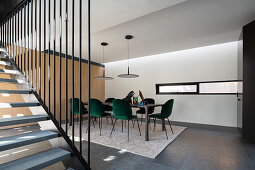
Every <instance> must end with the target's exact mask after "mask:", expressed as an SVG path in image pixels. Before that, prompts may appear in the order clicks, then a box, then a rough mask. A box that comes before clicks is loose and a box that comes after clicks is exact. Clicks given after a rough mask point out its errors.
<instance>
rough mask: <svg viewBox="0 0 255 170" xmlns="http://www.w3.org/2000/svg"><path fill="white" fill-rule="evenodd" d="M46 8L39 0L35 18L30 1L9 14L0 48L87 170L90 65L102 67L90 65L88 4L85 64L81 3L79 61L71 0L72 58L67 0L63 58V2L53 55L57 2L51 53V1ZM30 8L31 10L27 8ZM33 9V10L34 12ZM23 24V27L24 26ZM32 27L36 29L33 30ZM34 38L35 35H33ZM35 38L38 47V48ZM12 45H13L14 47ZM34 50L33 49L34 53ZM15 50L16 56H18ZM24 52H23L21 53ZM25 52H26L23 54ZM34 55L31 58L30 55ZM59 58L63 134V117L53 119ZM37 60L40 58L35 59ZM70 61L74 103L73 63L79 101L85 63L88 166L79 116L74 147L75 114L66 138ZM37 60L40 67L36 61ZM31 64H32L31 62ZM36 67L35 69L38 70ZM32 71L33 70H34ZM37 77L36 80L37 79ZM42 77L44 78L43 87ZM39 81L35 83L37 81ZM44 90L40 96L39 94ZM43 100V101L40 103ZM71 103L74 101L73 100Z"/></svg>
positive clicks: (21, 4) (3, 26) (2, 29)
mask: <svg viewBox="0 0 255 170" xmlns="http://www.w3.org/2000/svg"><path fill="white" fill-rule="evenodd" d="M48 2H49V3H48V4H46V0H44V5H43V7H44V10H43V11H42V10H41V6H42V0H38V3H39V18H38V15H37V0H35V2H34V3H33V0H23V1H22V2H21V3H20V4H19V5H18V6H17V7H16V8H15V9H14V10H12V11H11V12H10V13H9V14H8V15H7V16H6V17H5V18H4V19H3V20H2V21H1V23H0V24H1V25H0V26H1V35H0V36H1V37H0V38H1V44H2V46H3V47H5V48H6V49H7V50H8V53H10V52H11V50H13V51H12V58H11V63H13V65H14V66H15V67H16V69H17V70H18V71H20V72H22V73H24V76H25V77H26V79H27V81H28V82H29V83H30V85H31V88H32V90H31V91H32V93H33V94H34V95H35V96H36V98H37V99H38V101H39V102H40V104H41V105H42V107H43V108H44V110H45V111H46V112H47V114H48V115H49V117H50V119H51V120H52V121H53V123H54V124H55V126H56V127H57V129H58V131H59V132H60V134H61V136H63V138H64V139H65V140H66V142H67V143H68V145H69V147H70V148H71V150H72V151H73V153H74V154H75V155H76V156H77V158H78V159H79V160H80V162H81V164H82V165H83V167H84V168H85V169H90V122H91V117H90V98H91V92H90V91H91V64H94V65H98V66H101V67H104V65H100V64H99V63H94V62H91V44H90V43H91V31H90V0H88V60H84V59H82V43H83V42H82V3H83V1H82V0H80V1H79V15H80V16H79V37H80V39H79V49H80V50H79V57H75V56H74V47H75V42H74V10H75V8H74V0H72V30H71V31H72V56H69V55H68V0H66V11H65V12H66V16H65V20H66V22H65V24H66V34H65V35H66V40H65V41H66V46H65V47H66V51H65V55H63V54H62V0H60V4H59V5H60V6H59V8H60V13H59V16H60V17H59V21H60V30H59V31H60V34H59V42H60V44H59V45H60V51H59V53H57V52H56V19H57V18H56V0H53V3H54V6H53V18H54V22H53V51H51V48H50V45H51V24H52V23H51V17H52V16H51V4H50V3H51V1H50V0H49V1H48ZM46 5H48V11H47V12H48V19H47V21H48V23H46ZM29 6H30V7H29ZM33 8H34V10H33ZM23 12H24V14H23ZM42 12H43V15H44V20H43V27H44V32H43V41H44V42H43V46H44V56H43V58H41V57H42V56H41V52H42V48H41V43H42V42H41V41H42V37H41V36H42V35H41V34H42V29H41V27H42V19H41V18H42ZM37 19H39V33H37V29H38V27H37ZM23 22H24V23H23ZM33 24H34V25H35V26H34V27H33ZM46 25H47V26H48V28H47V29H48V56H47V57H48V63H47V65H46V53H47V51H46ZM33 34H34V35H33ZM37 34H38V35H39V36H38V39H39V43H38V45H37V41H38V39H37ZM14 44H15V45H14ZM33 48H34V49H33ZM37 48H39V55H37ZM17 50H18V52H17ZM23 50H24V51H23ZM26 50H27V51H26ZM34 53H35V55H34V56H33V54H34ZM51 54H53V58H51ZM57 54H60V55H59V79H60V81H61V77H62V65H61V58H62V57H63V56H64V57H65V62H66V63H65V64H66V67H65V69H66V71H65V81H66V82H65V83H66V86H65V93H66V94H65V97H66V100H65V108H66V110H65V123H66V127H65V130H64V129H63V128H62V126H61V122H62V117H61V114H59V120H57V119H56V84H55V83H56V74H55V71H56V70H55V67H56V66H55V64H56V63H55V62H56V55H57ZM38 57H39V58H38ZM69 58H71V59H72V79H71V81H72V99H74V61H77V60H78V61H79V99H80V101H81V99H82V83H81V78H82V62H85V63H88V115H89V116H88V128H87V130H88V152H87V153H88V163H87V162H86V161H85V159H84V158H83V156H82V114H80V115H79V127H78V128H79V139H80V140H79V142H80V143H79V150H78V149H77V148H76V146H75V145H74V143H75V141H74V113H71V114H72V119H71V120H70V121H72V133H71V134H72V139H70V138H69V136H68V123H70V122H68V102H69V101H68V71H67V70H68V59H69ZM38 59H39V64H37V61H38ZM42 59H43V60H44V64H43V66H42V64H41V60H42ZM51 59H53V65H52V67H53V71H52V73H51V70H50V63H51V62H50V60H51ZM29 60H30V61H29ZM33 60H34V61H33ZM37 65H38V66H37ZM47 67H48V76H46V68H47ZM33 68H34V69H33ZM42 68H43V69H44V71H43V73H41V69H42ZM51 75H53V82H51V81H50V78H51ZM37 76H38V77H37ZM42 77H43V78H44V81H43V84H42ZM37 78H38V80H37ZM46 79H48V83H47V85H48V96H47V97H48V102H47V105H46V100H47V99H46V86H47V85H46ZM52 83H53V87H54V88H53V94H52V95H53V109H50V106H51V97H52V95H51V85H52ZM37 87H38V88H37ZM61 89H62V85H61V83H60V84H59V99H61V97H62V93H61V92H62V91H61ZM41 90H43V94H42V91H41ZM42 98H43V99H42ZM72 101H73V102H74V100H72ZM59 103H60V105H59V110H60V113H61V101H59ZM73 107H74V104H73V103H72V110H73V109H74V108H73ZM79 108H80V109H79V113H81V107H79Z"/></svg>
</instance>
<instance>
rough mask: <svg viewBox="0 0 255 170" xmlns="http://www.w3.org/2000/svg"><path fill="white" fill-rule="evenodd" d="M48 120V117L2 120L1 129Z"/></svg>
mask: <svg viewBox="0 0 255 170" xmlns="http://www.w3.org/2000/svg"><path fill="white" fill-rule="evenodd" d="M44 120H48V116H46V115H32V116H21V117H13V118H4V119H0V127H2V126H10V125H17V124H24V123H32V122H39V121H44Z"/></svg>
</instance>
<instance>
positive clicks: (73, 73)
mask: <svg viewBox="0 0 255 170" xmlns="http://www.w3.org/2000/svg"><path fill="white" fill-rule="evenodd" d="M71 114H72V142H73V145H74V0H72V113H71Z"/></svg>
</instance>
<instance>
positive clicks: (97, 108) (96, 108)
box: [90, 99, 104, 117]
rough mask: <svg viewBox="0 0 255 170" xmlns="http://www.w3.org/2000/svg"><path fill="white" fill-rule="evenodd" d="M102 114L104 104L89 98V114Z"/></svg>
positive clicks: (98, 115)
mask: <svg viewBox="0 0 255 170" xmlns="http://www.w3.org/2000/svg"><path fill="white" fill-rule="evenodd" d="M103 114H104V105H103V103H102V102H101V101H100V100H98V99H90V115H91V116H95V117H102V116H103Z"/></svg>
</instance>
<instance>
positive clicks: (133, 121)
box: [132, 120, 135, 128]
mask: <svg viewBox="0 0 255 170" xmlns="http://www.w3.org/2000/svg"><path fill="white" fill-rule="evenodd" d="M132 123H133V128H134V127H135V120H132Z"/></svg>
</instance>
